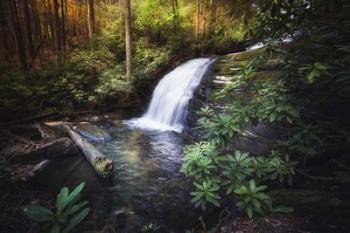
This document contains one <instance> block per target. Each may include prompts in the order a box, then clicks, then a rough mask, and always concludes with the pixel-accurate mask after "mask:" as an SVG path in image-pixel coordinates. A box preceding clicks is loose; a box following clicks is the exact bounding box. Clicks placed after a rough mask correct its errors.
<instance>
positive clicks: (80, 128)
mask: <svg viewBox="0 0 350 233" xmlns="http://www.w3.org/2000/svg"><path fill="white" fill-rule="evenodd" d="M74 129H75V130H76V131H77V132H78V133H79V134H80V135H82V136H83V137H85V138H87V139H88V140H89V141H95V142H98V141H107V140H110V139H111V136H110V135H109V133H108V132H107V131H106V130H104V129H103V128H100V127H98V126H96V125H94V124H91V123H88V122H81V123H79V124H78V125H77V126H75V127H74Z"/></svg>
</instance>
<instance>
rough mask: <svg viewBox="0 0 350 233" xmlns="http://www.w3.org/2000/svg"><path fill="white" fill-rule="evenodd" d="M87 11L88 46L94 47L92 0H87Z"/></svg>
mask: <svg viewBox="0 0 350 233" xmlns="http://www.w3.org/2000/svg"><path fill="white" fill-rule="evenodd" d="M87 12H88V29H89V39H90V48H91V50H93V49H94V41H93V36H94V33H95V12H94V0H87Z"/></svg>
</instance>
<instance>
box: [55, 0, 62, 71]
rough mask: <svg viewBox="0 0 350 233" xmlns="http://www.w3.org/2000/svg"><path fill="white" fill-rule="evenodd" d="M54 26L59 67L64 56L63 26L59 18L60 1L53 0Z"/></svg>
mask: <svg viewBox="0 0 350 233" xmlns="http://www.w3.org/2000/svg"><path fill="white" fill-rule="evenodd" d="M53 10H54V16H53V25H54V27H55V28H54V30H55V36H54V38H55V50H56V56H57V65H59V66H60V65H62V57H61V56H62V54H61V25H60V16H59V5H58V0H53Z"/></svg>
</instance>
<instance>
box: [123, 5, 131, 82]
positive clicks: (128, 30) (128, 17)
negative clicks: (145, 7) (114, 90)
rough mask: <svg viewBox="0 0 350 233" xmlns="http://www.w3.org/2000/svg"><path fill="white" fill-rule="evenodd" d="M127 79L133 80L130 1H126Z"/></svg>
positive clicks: (124, 7)
mask: <svg viewBox="0 0 350 233" xmlns="http://www.w3.org/2000/svg"><path fill="white" fill-rule="evenodd" d="M123 5H124V6H123V9H124V20H125V50H126V78H127V79H131V56H132V54H131V9H130V0H124V4H123Z"/></svg>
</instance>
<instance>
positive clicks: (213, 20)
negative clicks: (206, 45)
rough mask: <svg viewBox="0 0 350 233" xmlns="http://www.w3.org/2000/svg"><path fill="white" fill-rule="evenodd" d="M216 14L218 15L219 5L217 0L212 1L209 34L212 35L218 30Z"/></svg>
mask: <svg viewBox="0 0 350 233" xmlns="http://www.w3.org/2000/svg"><path fill="white" fill-rule="evenodd" d="M216 13H217V3H216V0H210V19H209V20H210V21H209V28H208V32H210V33H211V34H212V35H214V33H215V29H216V16H217V15H216Z"/></svg>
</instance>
